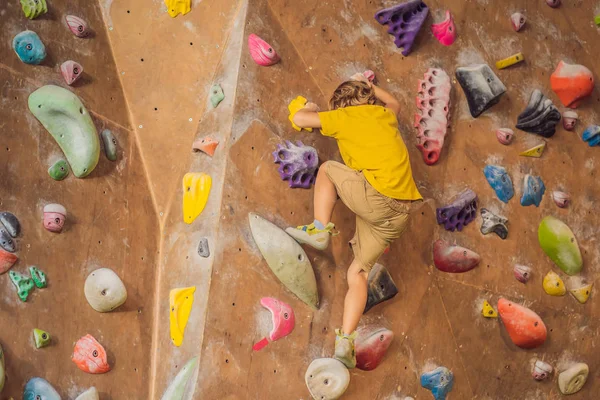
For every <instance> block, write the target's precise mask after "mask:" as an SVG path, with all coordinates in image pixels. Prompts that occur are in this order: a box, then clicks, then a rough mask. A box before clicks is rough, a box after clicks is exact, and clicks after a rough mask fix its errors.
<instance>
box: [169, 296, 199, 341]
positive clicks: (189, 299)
mask: <svg viewBox="0 0 600 400" xmlns="http://www.w3.org/2000/svg"><path fill="white" fill-rule="evenodd" d="M195 291H196V287H195V286H192V287H187V288H179V289H172V290H171V292H170V293H169V306H170V307H171V309H170V314H169V323H170V325H171V341H172V342H173V344H174V345H175V346H177V347H179V346H181V343H182V342H183V334H184V332H185V326H186V325H187V323H188V318H189V317H190V313H191V312H192V305H193V304H194V292H195Z"/></svg>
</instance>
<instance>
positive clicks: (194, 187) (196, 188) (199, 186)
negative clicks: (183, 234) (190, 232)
mask: <svg viewBox="0 0 600 400" xmlns="http://www.w3.org/2000/svg"><path fill="white" fill-rule="evenodd" d="M211 186H212V179H211V177H210V175H207V174H205V173H202V172H190V173H187V174H185V175H184V177H183V220H184V221H185V223H187V224H191V223H192V222H194V220H195V219H196V217H197V216H198V215H200V213H202V211H203V210H204V207H205V206H206V202H207V201H208V195H209V194H210V188H211Z"/></svg>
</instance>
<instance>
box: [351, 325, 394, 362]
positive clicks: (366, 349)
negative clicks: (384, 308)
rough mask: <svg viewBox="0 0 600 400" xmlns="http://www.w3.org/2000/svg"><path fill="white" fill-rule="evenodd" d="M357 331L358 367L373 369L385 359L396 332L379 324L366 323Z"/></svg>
mask: <svg viewBox="0 0 600 400" xmlns="http://www.w3.org/2000/svg"><path fill="white" fill-rule="evenodd" d="M356 333H357V335H356V341H355V343H354V348H355V350H356V367H357V368H358V369H361V370H363V371H372V370H374V369H375V368H377V366H378V365H379V364H381V361H383V358H384V357H385V353H386V352H387V350H388V348H389V347H390V345H391V344H392V340H394V332H392V331H391V330H389V329H386V328H384V327H382V326H378V325H365V326H361V327H360V328H358V329H357V331H356Z"/></svg>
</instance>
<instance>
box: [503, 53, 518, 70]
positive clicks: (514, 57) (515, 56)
mask: <svg viewBox="0 0 600 400" xmlns="http://www.w3.org/2000/svg"><path fill="white" fill-rule="evenodd" d="M522 61H525V57H524V56H523V53H517V54H513V55H512V56H510V57H508V58H505V59H503V60H500V61H496V68H498V69H504V68H508V67H510V66H512V65H515V64H518V63H520V62H522Z"/></svg>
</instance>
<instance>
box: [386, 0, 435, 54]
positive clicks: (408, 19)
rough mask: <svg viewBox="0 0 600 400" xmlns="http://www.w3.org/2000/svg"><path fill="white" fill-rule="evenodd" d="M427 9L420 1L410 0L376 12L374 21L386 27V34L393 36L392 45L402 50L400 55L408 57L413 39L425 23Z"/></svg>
mask: <svg viewBox="0 0 600 400" xmlns="http://www.w3.org/2000/svg"><path fill="white" fill-rule="evenodd" d="M428 13H429V8H428V7H427V5H426V4H425V3H424V2H422V1H421V0H411V1H407V2H405V3H401V4H398V5H396V6H393V7H390V8H386V9H383V10H380V11H377V13H376V14H375V19H376V20H377V22H379V23H380V24H381V25H387V26H388V33H389V34H390V35H394V38H395V40H394V44H395V45H396V47H397V48H399V49H400V48H402V55H403V56H405V57H406V56H408V55H409V54H410V52H411V51H412V47H413V45H414V43H415V39H416V37H417V35H418V34H419V31H420V30H421V27H422V26H423V24H424V23H425V19H426V18H427V14H428Z"/></svg>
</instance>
